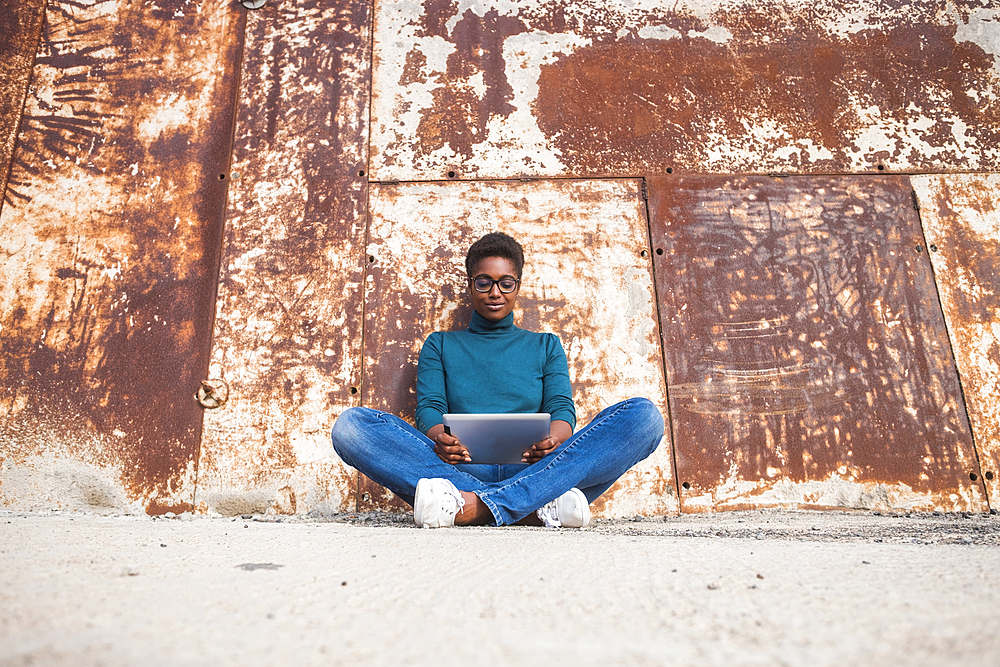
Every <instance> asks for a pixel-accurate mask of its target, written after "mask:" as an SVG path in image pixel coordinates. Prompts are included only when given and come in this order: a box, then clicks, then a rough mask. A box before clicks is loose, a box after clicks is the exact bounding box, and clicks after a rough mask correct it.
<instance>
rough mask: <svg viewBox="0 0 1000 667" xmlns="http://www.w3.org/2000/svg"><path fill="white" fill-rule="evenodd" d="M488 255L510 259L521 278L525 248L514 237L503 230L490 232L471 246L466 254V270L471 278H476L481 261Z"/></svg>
mask: <svg viewBox="0 0 1000 667" xmlns="http://www.w3.org/2000/svg"><path fill="white" fill-rule="evenodd" d="M487 257H503V258H504V259H507V260H510V263H511V264H513V265H514V269H515V270H516V271H517V273H516V274H515V277H516V278H517V279H518V280H520V279H521V271H522V270H523V269H524V249H523V248H522V247H521V244H520V243H518V242H517V241H515V240H514V238H513V237H511V236H508V235H507V234H504V233H503V232H490V233H489V234H487V235H486V236H484V237H482V238H481V239H479V240H478V241H476V242H475V243H473V244H472V246H470V247H469V252H468V253H466V255H465V270H466V272H468V274H469V277H470V278H474V277H475V275H476V271H477V269H478V268H479V263H480V262H481V261H482V260H484V259H486V258H487Z"/></svg>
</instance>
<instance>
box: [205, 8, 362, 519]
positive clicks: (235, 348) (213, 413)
mask: <svg viewBox="0 0 1000 667" xmlns="http://www.w3.org/2000/svg"><path fill="white" fill-rule="evenodd" d="M370 21H371V17H370V6H369V3H367V2H365V1H363V0H339V1H338V2H326V1H322V0H297V1H295V2H283V3H280V4H271V5H267V6H265V7H264V8H263V9H261V10H260V11H256V12H251V13H250V14H249V15H248V19H247V37H246V47H245V50H244V63H243V82H242V95H241V100H240V108H239V116H238V119H237V126H236V143H235V147H234V154H233V165H232V172H233V173H232V179H233V180H232V183H231V184H230V187H229V191H230V197H229V208H228V212H227V220H226V233H225V241H224V249H223V259H222V268H221V279H220V284H219V293H218V301H217V306H216V311H217V315H216V320H215V337H214V341H213V349H212V364H211V370H210V371H209V375H210V376H211V377H212V378H218V379H220V380H224V381H225V382H226V385H227V386H228V389H229V396H228V400H227V402H226V403H225V404H224V405H222V406H221V407H219V408H218V409H213V410H207V411H206V413H205V422H204V431H203V437H202V446H201V459H200V465H199V468H198V497H197V500H198V505H199V507H200V508H202V509H207V510H209V511H215V512H220V513H222V514H239V513H243V512H275V513H280V514H295V513H299V514H301V513H305V512H308V511H310V510H312V509H328V510H334V511H339V510H345V509H354V505H355V497H354V496H355V489H356V487H357V479H356V476H355V473H354V471H353V470H352V469H350V468H348V467H347V466H346V465H345V464H344V463H343V462H342V461H340V459H339V458H338V457H337V456H336V455H335V454H334V452H333V447H332V445H331V442H330V427H331V425H332V424H333V420H334V419H335V418H336V416H337V415H338V414H340V412H341V411H342V410H344V409H345V408H347V407H350V406H352V405H357V404H358V403H359V401H360V393H359V391H360V390H359V388H360V384H361V329H362V312H363V303H362V301H363V298H364V295H363V293H362V282H363V274H364V268H365V267H364V260H363V257H364V250H365V248H364V244H365V225H366V217H365V207H366V197H367V191H366V187H367V179H366V171H367V168H368V167H367V155H366V136H367V122H368V85H369V84H368V82H369V77H370V58H369V40H370V27H369V25H370Z"/></svg>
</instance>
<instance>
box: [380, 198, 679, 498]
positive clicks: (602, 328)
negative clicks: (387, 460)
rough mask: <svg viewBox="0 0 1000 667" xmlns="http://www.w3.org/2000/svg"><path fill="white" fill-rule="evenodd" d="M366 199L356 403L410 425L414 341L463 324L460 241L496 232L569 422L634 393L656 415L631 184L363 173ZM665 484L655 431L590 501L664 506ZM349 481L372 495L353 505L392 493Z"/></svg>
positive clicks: (645, 285)
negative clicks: (549, 336) (544, 344)
mask: <svg viewBox="0 0 1000 667" xmlns="http://www.w3.org/2000/svg"><path fill="white" fill-rule="evenodd" d="M370 201H371V203H370V206H371V228H370V243H369V246H368V255H369V258H370V259H372V260H373V261H372V263H371V267H370V269H369V275H368V278H367V281H368V282H367V284H366V294H367V297H366V299H367V309H366V317H365V348H364V350H365V380H364V389H363V393H364V398H363V403H364V405H367V406H370V407H375V408H379V409H385V410H390V411H392V412H394V413H396V414H398V415H399V416H401V417H403V418H404V419H407V420H410V421H411V422H412V420H413V411H414V409H415V407H416V395H415V393H414V390H415V382H416V362H417V356H418V354H419V351H420V346H421V344H422V342H423V340H424V338H425V337H426V336H427V335H428V334H430V333H431V332H432V331H436V330H452V329H462V328H465V326H466V325H467V323H468V318H469V317H470V315H471V313H472V307H471V304H470V303H469V302H468V300H467V296H466V287H465V283H464V276H465V269H464V260H465V252H466V250H467V249H468V247H469V245H471V243H472V242H473V241H475V240H476V239H477V238H479V237H480V236H482V235H483V234H485V233H486V232H488V231H494V230H499V231H505V232H507V233H509V234H511V235H513V236H514V237H515V238H517V239H518V240H519V241H520V242H521V243H522V245H523V246H524V248H525V255H526V260H527V261H526V264H525V269H524V277H523V285H522V288H521V294H520V296H519V298H518V302H517V310H516V311H515V322H516V323H517V324H518V326H520V327H522V328H525V329H530V330H534V331H550V332H554V333H557V334H558V335H559V336H560V338H561V340H562V342H563V347H564V348H565V350H566V354H567V358H568V361H569V369H570V379H571V381H572V382H573V389H574V399H575V401H576V405H577V412H578V423H579V425H581V426H582V425H584V424H586V423H587V422H588V421H589V420H590V419H591V418H592V417H594V416H595V415H596V414H597V413H598V412H599V411H600V410H602V409H603V408H605V407H607V406H608V405H612V404H614V403H615V402H617V401H620V400H623V399H625V398H629V397H631V396H646V397H648V398H650V399H651V400H653V401H654V402H655V403H657V405H659V406H660V409H661V410H662V411H663V413H664V415H666V406H665V401H664V398H665V389H664V383H663V370H662V361H661V356H660V348H659V342H658V337H659V334H658V330H657V326H656V316H655V295H654V289H653V280H652V266H651V263H650V259H649V256H648V239H647V228H646V220H645V213H644V210H643V208H644V207H643V201H642V198H641V195H640V182H639V181H637V180H604V181H571V180H557V181H534V182H528V183H514V182H477V183H428V184H402V185H375V184H373V185H372V191H371V199H370ZM643 253H645V256H644V254H643ZM674 489H675V487H674V479H673V470H672V463H671V451H670V440H669V437H665V438H664V440H663V442H662V443H661V444H660V446H659V448H658V449H657V451H656V452H655V453H654V455H653V456H651V457H650V458H649V459H647V460H646V461H644V462H643V463H640V464H639V465H638V466H636V467H635V468H634V469H633V470H632V471H630V472H629V473H628V474H627V475H625V476H624V477H623V478H622V479H621V480H619V482H618V484H616V485H615V486H614V487H612V489H611V490H609V491H608V493H607V494H605V495H604V496H602V498H601V499H599V500H598V501H597V502H596V503H595V505H594V507H595V511H596V512H597V513H598V514H600V515H602V516H622V515H630V514H636V513H642V514H669V513H673V512H676V511H677V500H676V493H675V490H674ZM360 490H361V492H362V494H364V493H368V494H369V496H370V499H369V500H368V501H367V502H366V501H365V497H364V496H362V503H361V504H360V506H361V507H363V508H364V507H380V506H385V504H386V503H387V502H390V501H391V499H390V498H389V497H388V495H387V493H388V492H385V491H384V490H383V489H381V487H377V486H375V485H374V484H372V483H371V482H370V481H367V480H363V482H362V484H361V487H360ZM396 502H397V503H398V501H396Z"/></svg>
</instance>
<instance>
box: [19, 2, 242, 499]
mask: <svg viewBox="0 0 1000 667" xmlns="http://www.w3.org/2000/svg"><path fill="white" fill-rule="evenodd" d="M241 28H242V20H241V14H240V12H239V11H237V10H236V9H235V8H233V7H231V6H228V5H219V4H217V3H215V4H213V3H206V4H204V5H203V6H200V7H199V6H194V5H192V4H191V3H190V2H184V1H182V0H166V1H161V2H158V3H156V4H149V3H140V4H137V3H133V2H128V1H127V0H106V1H102V2H75V1H74V2H69V1H67V0H50V2H49V3H48V9H47V13H46V18H45V26H44V30H43V35H42V40H41V46H40V50H39V54H38V57H37V59H36V64H35V68H34V72H33V79H32V84H31V91H30V95H29V99H28V102H27V105H26V109H25V113H24V121H23V124H22V130H21V134H20V137H19V140H18V146H17V150H16V153H15V156H14V166H13V170H12V175H11V178H10V183H9V185H8V191H7V203H6V205H5V206H4V209H3V214H2V217H0V253H2V255H0V256H2V257H3V263H2V265H0V285H3V287H2V288H0V340H2V345H3V351H4V354H3V355H2V356H0V378H2V380H0V411H2V414H3V418H2V422H0V458H2V460H3V466H2V467H0V494H2V495H0V502H2V504H4V505H5V506H8V507H25V508H39V507H52V506H69V507H83V508H94V507H98V508H100V507H115V508H119V509H122V508H127V509H133V508H144V509H145V510H146V511H148V512H150V513H160V512H166V511H168V510H174V511H179V510H180V509H184V508H188V507H190V506H191V501H192V500H193V491H194V488H193V476H194V470H195V463H196V454H197V447H198V438H199V432H200V426H201V408H200V407H199V406H198V404H197V402H196V401H195V400H194V398H193V394H194V393H195V391H196V390H197V389H198V386H199V381H200V380H201V379H202V378H203V377H204V372H205V369H206V368H207V365H208V352H209V336H210V334H211V309H212V300H213V297H214V294H213V292H214V286H215V280H216V272H217V262H218V257H217V248H218V245H219V234H220V228H219V226H220V223H221V219H222V212H223V205H224V201H225V183H224V181H221V180H220V174H221V175H224V174H225V173H226V165H227V162H228V155H229V148H230V142H231V132H232V118H233V109H232V103H233V98H234V94H233V93H234V85H235V83H236V82H235V77H234V76H232V73H233V72H234V71H235V66H236V58H237V56H238V54H239V51H240V43H241ZM193 44H198V45H199V47H198V49H197V50H193V49H192V45H193Z"/></svg>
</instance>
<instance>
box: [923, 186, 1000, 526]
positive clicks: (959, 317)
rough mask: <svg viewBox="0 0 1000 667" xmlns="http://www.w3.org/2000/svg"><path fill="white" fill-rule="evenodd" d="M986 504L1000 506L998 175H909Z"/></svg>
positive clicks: (999, 249) (999, 187)
mask: <svg viewBox="0 0 1000 667" xmlns="http://www.w3.org/2000/svg"><path fill="white" fill-rule="evenodd" d="M912 180H913V183H914V188H915V190H916V194H917V199H918V201H919V202H920V219H921V221H922V222H923V225H924V234H925V236H926V245H927V247H928V249H929V251H930V258H931V263H932V264H933V265H934V273H935V278H936V280H937V285H938V291H939V293H940V295H941V304H942V306H943V307H944V315H945V319H946V320H947V322H948V331H949V333H950V335H951V343H952V347H953V349H954V354H955V357H956V359H957V360H958V369H959V372H960V374H961V378H962V386H963V388H964V390H965V402H966V405H967V406H968V410H969V417H970V418H971V421H972V432H973V434H974V435H975V440H976V448H977V450H978V452H979V464H980V468H981V470H982V474H983V479H984V482H985V485H986V491H987V493H988V495H989V499H990V505H991V506H992V507H994V508H996V507H998V506H1000V176H998V175H997V174H989V175H985V174H976V175H973V174H963V175H955V176H919V177H914V178H913V179H912Z"/></svg>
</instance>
